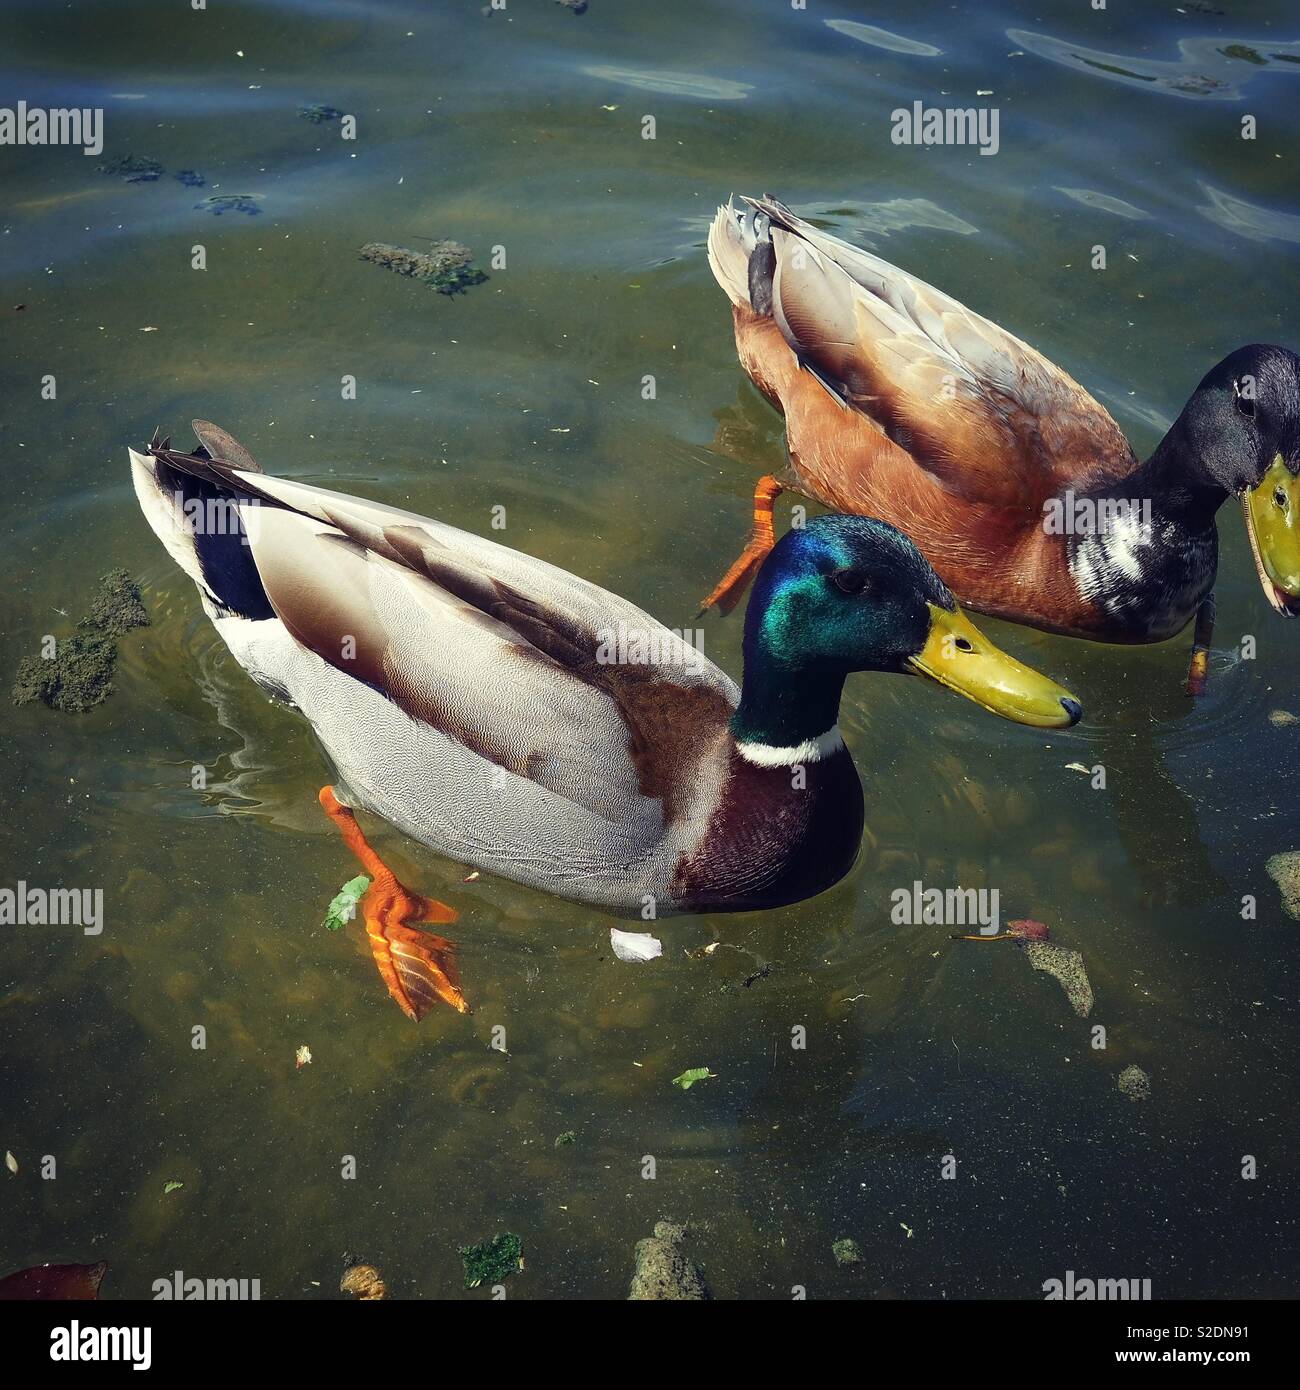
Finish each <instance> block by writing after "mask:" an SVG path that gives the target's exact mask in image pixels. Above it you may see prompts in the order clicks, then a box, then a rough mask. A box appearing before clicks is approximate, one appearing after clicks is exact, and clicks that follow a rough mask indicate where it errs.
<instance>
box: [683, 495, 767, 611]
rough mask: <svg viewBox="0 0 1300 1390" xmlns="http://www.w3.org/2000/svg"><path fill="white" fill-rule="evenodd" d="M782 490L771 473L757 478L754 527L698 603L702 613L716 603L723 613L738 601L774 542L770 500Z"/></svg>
mask: <svg viewBox="0 0 1300 1390" xmlns="http://www.w3.org/2000/svg"><path fill="white" fill-rule="evenodd" d="M784 491H785V488H784V487H783V486H782V485H781V484H780V483H779V482H778V481H777V480H776V479H775V478H773V477H772V476H771V475H768V476H766V477H763V478H760V479H759V480H758V484H757V486H756V487H755V488H754V528H753V530H752V531H751V532H750V537H749V541H748V543H747V544H746V546H745V548H744V550H742V551H741V552H740V557H739V558H738V559H737V560H736V562H735V564H733V565H732V567H731V568H730V569H729V570H728V571H727V572H726V574H724V575H723V576H722V578H721V579H720V580H719V581H718V583H717V584H716V585H715V586H714V588H713V591H712V592H711V593H710V594H709V596H708V598H706V599H705V600H704V602H703V603H702V604H700V615H701V616H702V615H703V614H704V613H706V612H708V610H709V609H710V608H713V607H715V606H716V607H717V608H718V610H719V611H720V612H722V613H730V612H731V610H732V609H733V608H734V607H735V606H736V604H737V603H739V602H740V599H741V596H742V595H743V594H744V592H745V590H746V588H747V587H748V586H749V582H750V580H752V579H753V577H754V576H755V574H757V573H758V567H759V566H760V565H761V564H762V563H763V561H764V560H765V559H766V558H767V555H768V552H769V551H770V550H771V549H772V547H773V546H774V545H775V544H776V529H775V527H774V526H773V524H772V503H773V502H774V501H775V500H776V499H777V497H779V496H780V494H781V493H782V492H784Z"/></svg>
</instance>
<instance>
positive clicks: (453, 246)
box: [357, 241, 487, 294]
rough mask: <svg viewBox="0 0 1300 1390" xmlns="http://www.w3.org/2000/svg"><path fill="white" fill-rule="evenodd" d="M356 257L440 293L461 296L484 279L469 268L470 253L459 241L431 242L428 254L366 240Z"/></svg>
mask: <svg viewBox="0 0 1300 1390" xmlns="http://www.w3.org/2000/svg"><path fill="white" fill-rule="evenodd" d="M357 254H358V255H359V256H360V257H361V259H362V260H363V261H369V262H370V263H371V264H372V265H380V266H383V268H384V269H385V270H391V271H392V272H393V273H394V274H395V275H410V276H413V277H414V278H415V279H416V280H423V281H424V283H425V284H426V285H432V286H433V288H434V289H435V290H437V291H438V293H439V294H463V293H464V292H465V290H466V289H468V288H469V287H470V286H471V285H481V284H482V283H483V282H484V281H485V280H486V279H487V276H486V275H485V274H484V273H483V272H482V271H481V270H476V269H475V268H474V266H473V265H472V261H473V259H474V257H473V253H472V252H471V251H470V249H469V247H468V246H462V245H461V244H460V242H458V241H435V242H432V243H431V245H430V247H429V250H428V251H411V250H408V248H407V247H405V246H391V245H389V243H388V242H386V241H368V242H366V244H365V245H364V246H363V247H362V248H361V250H360V251H358V252H357Z"/></svg>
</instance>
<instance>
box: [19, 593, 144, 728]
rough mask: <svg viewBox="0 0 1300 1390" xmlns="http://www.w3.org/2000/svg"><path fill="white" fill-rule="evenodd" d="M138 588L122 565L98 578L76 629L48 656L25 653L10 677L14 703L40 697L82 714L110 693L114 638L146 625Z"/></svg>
mask: <svg viewBox="0 0 1300 1390" xmlns="http://www.w3.org/2000/svg"><path fill="white" fill-rule="evenodd" d="M148 626H149V615H148V613H146V612H145V608H144V604H143V602H142V601H141V599H140V589H139V586H138V585H137V584H136V583H135V581H134V580H133V579H132V578H131V576H130V575H129V574H127V572H126V571H125V570H120V569H119V570H112V571H110V572H109V573H108V574H106V575H105V576H104V577H103V579H101V580H100V581H99V588H98V589H97V590H96V591H95V596H94V598H93V599H92V600H91V604H90V612H89V613H87V614H86V616H85V617H84V618H82V620H81V621H80V622H79V623H78V624H77V631H76V633H75V634H74V635H73V636H72V637H70V638H68V639H67V640H65V641H59V642H56V643H55V644H54V653H53V654H52V655H51V656H49V657H44V656H39V657H38V656H28V657H24V658H23V660H22V663H21V664H20V665H19V667H18V675H17V677H16V678H15V680H14V688H13V702H14V704H16V705H26V704H30V703H31V702H32V701H33V700H41V701H43V702H44V703H45V704H47V705H48V706H49V707H50V708H51V709H57V710H63V711H65V712H66V713H70V714H84V713H85V712H86V711H87V710H91V709H94V708H95V706H96V705H99V704H102V703H103V702H104V701H105V700H106V699H108V697H109V696H110V695H111V694H112V693H113V672H114V670H115V668H116V666H117V642H118V638H120V637H122V636H124V635H125V634H126V633H128V632H130V630H131V629H132V628H133V627H148Z"/></svg>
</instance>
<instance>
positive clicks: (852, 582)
mask: <svg viewBox="0 0 1300 1390" xmlns="http://www.w3.org/2000/svg"><path fill="white" fill-rule="evenodd" d="M830 581H831V583H832V584H834V585H835V587H836V588H837V589H838V590H839V591H840V593H842V594H849V595H850V596H855V595H857V594H862V593H865V592H866V590H867V580H866V576H865V575H861V574H859V573H858V572H857V570H836V571H835V573H834V574H832V575H831V576H830Z"/></svg>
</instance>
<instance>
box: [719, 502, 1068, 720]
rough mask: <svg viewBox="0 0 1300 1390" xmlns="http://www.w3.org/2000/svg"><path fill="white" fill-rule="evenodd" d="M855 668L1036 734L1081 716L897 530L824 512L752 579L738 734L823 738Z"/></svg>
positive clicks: (791, 535)
mask: <svg viewBox="0 0 1300 1390" xmlns="http://www.w3.org/2000/svg"><path fill="white" fill-rule="evenodd" d="M851 671H893V672H897V673H899V674H906V675H916V676H924V677H926V678H927V679H929V680H932V681H935V682H937V683H938V684H940V685H944V686H947V687H948V689H950V690H955V691H956V692H957V693H958V694H960V695H965V696H966V697H967V699H970V700H974V701H975V702H976V704H979V705H982V706H983V707H984V708H985V709H987V710H990V711H992V712H993V713H994V714H999V715H1002V716H1003V717H1004V718H1007V719H1013V720H1015V721H1016V722H1018V723H1021V724H1031V725H1033V726H1035V727H1037V728H1050V729H1055V728H1065V727H1068V726H1069V725H1072V724H1075V723H1077V722H1078V720H1079V718H1080V717H1081V715H1082V713H1083V707H1082V706H1081V705H1080V704H1079V702H1078V700H1076V699H1075V698H1074V696H1073V695H1071V694H1070V692H1069V691H1068V690H1065V689H1063V688H1062V687H1061V686H1059V685H1057V684H1056V683H1055V682H1054V681H1051V680H1048V678H1047V677H1046V676H1043V675H1040V674H1039V673H1038V672H1037V671H1034V670H1032V669H1031V668H1030V667H1028V666H1025V665H1023V664H1022V663H1020V662H1019V661H1017V660H1015V658H1014V657H1011V656H1008V655H1007V654H1006V653H1005V652H1003V651H1000V650H999V649H998V648H997V647H995V646H994V645H993V643H992V642H990V641H989V640H988V638H987V637H985V636H984V634H983V633H981V632H980V631H979V629H978V628H977V627H975V625H974V624H973V623H972V622H971V621H970V620H969V619H968V618H967V617H966V615H965V614H964V613H963V612H962V610H961V608H960V607H959V606H958V604H957V601H956V599H955V598H954V597H953V596H952V593H951V592H950V591H949V589H948V587H947V585H945V584H944V582H943V581H942V580H941V579H940V578H939V576H938V575H937V574H936V573H935V572H934V570H933V569H932V568H931V567H930V564H929V562H928V561H927V560H926V559H925V557H924V556H923V555H922V554H921V552H920V551H919V550H918V549H917V548H916V546H915V545H914V544H913V543H912V542H911V541H910V540H909V539H908V538H907V537H906V536H905V535H904V534H903V533H902V532H901V531H899V530H896V529H895V528H894V527H892V526H890V525H888V524H887V523H885V522H883V521H875V520H872V519H871V518H868V517H859V516H838V515H834V516H822V517H817V518H815V519H813V520H810V521H809V522H808V523H807V525H806V526H804V527H803V528H801V529H797V530H792V531H789V532H787V533H786V535H784V536H783V537H782V538H781V540H780V541H778V542H777V544H776V546H775V547H774V549H773V550H772V552H771V554H770V555H769V556H768V557H767V559H766V560H765V561H764V563H763V566H762V568H761V569H760V570H759V573H758V577H757V578H756V580H755V582H754V590H753V593H752V594H751V596H750V600H749V607H748V609H747V611H746V614H745V685H744V690H743V692H742V696H741V703H740V708H739V709H738V710H737V711H736V714H735V717H734V718H733V720H732V730H733V732H734V733H735V734H736V736H737V738H740V739H742V740H746V741H762V742H765V743H769V744H778V745H782V746H788V745H793V744H798V743H800V742H801V741H803V740H804V739H807V738H811V737H816V736H818V735H819V734H821V733H823V732H824V731H825V730H827V729H829V728H830V727H831V726H832V725H833V724H834V723H835V719H836V716H837V714H838V709H839V697H840V693H841V690H842V687H843V683H844V678H845V676H847V675H848V674H849V673H850V672H851Z"/></svg>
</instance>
